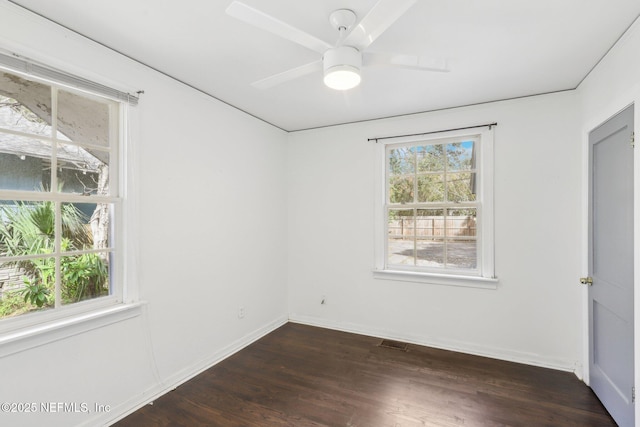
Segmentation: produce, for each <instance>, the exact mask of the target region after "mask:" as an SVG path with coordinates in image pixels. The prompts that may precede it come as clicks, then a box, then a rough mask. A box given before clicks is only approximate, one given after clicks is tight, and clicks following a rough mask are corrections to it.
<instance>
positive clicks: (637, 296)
mask: <svg viewBox="0 0 640 427" xmlns="http://www.w3.org/2000/svg"><path fill="white" fill-rule="evenodd" d="M638 52H640V21H638V20H636V22H635V23H634V25H633V26H632V27H631V28H630V29H629V31H627V33H626V34H625V35H624V36H623V37H622V38H621V39H620V41H619V42H618V43H617V44H616V46H615V47H614V48H613V49H611V51H609V53H608V54H607V56H606V57H605V58H604V59H603V60H602V61H601V63H600V64H599V65H598V67H596V69H595V70H593V72H592V73H591V74H590V75H589V76H588V77H587V78H586V79H585V80H584V82H583V83H582V84H581V85H580V87H579V88H578V91H577V93H578V96H579V99H580V105H581V108H582V117H581V123H582V129H581V138H582V147H583V150H582V159H583V161H582V163H583V183H584V186H583V203H582V204H583V212H584V215H583V231H582V235H583V244H582V250H583V256H582V265H583V267H582V271H583V275H585V274H586V273H587V271H588V259H587V242H588V240H587V238H588V234H587V216H586V213H587V209H588V205H587V192H588V186H587V183H588V181H587V178H588V175H587V173H588V134H589V132H590V131H591V130H592V129H594V128H595V127H597V126H598V125H600V124H601V123H603V122H605V121H606V120H607V119H609V118H610V117H612V116H614V115H615V114H616V113H618V112H619V111H621V110H623V109H624V108H625V107H627V106H628V105H630V104H635V117H634V126H635V133H636V148H635V150H634V159H635V160H634V168H635V181H634V188H635V202H634V209H635V212H636V214H635V231H634V233H635V246H634V251H635V252H634V255H635V265H634V268H635V271H636V272H640V215H638V212H640V150H638V147H639V144H638V141H639V139H638V136H637V135H640V132H639V131H640V55H639V54H638ZM634 289H635V293H634V305H635V327H634V331H635V337H634V341H635V387H636V389H639V390H640V275H639V274H636V275H635V283H634ZM583 307H584V319H585V320H584V321H583V323H584V325H585V328H584V331H583V336H584V342H585V346H584V349H583V351H584V354H585V360H586V358H587V357H588V354H589V353H588V347H587V345H586V343H587V338H588V330H587V325H588V324H587V323H586V322H587V308H588V307H587V294H586V291H585V292H584V295H583ZM586 365H587V366H585V368H588V364H586ZM585 377H588V370H587V369H585ZM635 409H636V416H635V418H636V420H637V421H636V423H637V424H640V405H637V404H636V407H635Z"/></svg>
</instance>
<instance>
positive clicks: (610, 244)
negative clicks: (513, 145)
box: [589, 106, 634, 427]
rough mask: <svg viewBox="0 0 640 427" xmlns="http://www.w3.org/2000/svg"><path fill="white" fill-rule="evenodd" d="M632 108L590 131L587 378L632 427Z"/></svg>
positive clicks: (623, 423)
mask: <svg viewBox="0 0 640 427" xmlns="http://www.w3.org/2000/svg"><path fill="white" fill-rule="evenodd" d="M632 132H633V106H631V107H628V108H627V109H625V110H624V111H623V112H621V113H619V114H617V115H616V116H614V117H613V118H611V119H609V120H608V121H607V122H606V123H604V124H603V125H601V126H599V127H598V128H597V129H595V130H593V131H592V132H591V133H590V134H589V145H590V166H591V171H590V186H589V187H590V212H589V213H590V218H589V223H590V226H589V228H590V230H589V258H590V260H589V264H590V265H589V276H590V277H591V280H592V286H590V287H589V339H590V351H589V376H590V378H589V380H590V381H589V382H590V386H591V388H592V389H593V391H594V392H595V393H596V395H597V396H598V398H599V399H600V400H601V401H602V403H603V404H604V406H605V407H606V408H607V410H608V411H609V413H610V414H611V415H612V416H613V418H614V419H615V420H616V422H617V423H618V425H620V426H621V427H632V426H633V425H634V407H633V406H634V402H633V398H632V387H633V378H634V367H633V364H634V355H633V274H634V271H633V151H634V148H633V145H632Z"/></svg>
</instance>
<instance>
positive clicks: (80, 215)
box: [61, 203, 112, 251]
mask: <svg viewBox="0 0 640 427" xmlns="http://www.w3.org/2000/svg"><path fill="white" fill-rule="evenodd" d="M61 212H62V237H63V239H62V245H61V246H62V250H63V251H77V250H86V249H106V248H108V247H109V245H110V241H109V240H110V239H109V236H110V234H111V228H110V227H111V224H112V221H111V212H112V206H111V205H110V204H103V203H100V204H96V203H63V204H62V207H61Z"/></svg>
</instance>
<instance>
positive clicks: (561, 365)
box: [289, 314, 582, 378]
mask: <svg viewBox="0 0 640 427" xmlns="http://www.w3.org/2000/svg"><path fill="white" fill-rule="evenodd" d="M289 321H290V322H294V323H300V324H304V325H309V326H318V327H321V328H327V329H334V330H337V331H342V332H351V333H355V334H360V335H367V336H371V337H376V338H381V339H390V340H395V341H402V342H407V343H410V344H416V345H422V346H426V347H433V348H438V349H442V350H451V351H456V352H459V353H466V354H472V355H475V356H482V357H490V358H492V359H498V360H504V361H508V362H516V363H522V364H525V365H531V366H538V367H542V368H550V369H555V370H559V371H565V372H573V373H574V374H576V376H577V377H578V378H581V373H582V372H581V370H582V367H581V366H579V364H578V363H577V362H576V361H567V360H560V359H555V358H549V357H544V356H541V355H540V354H536V353H526V352H519V351H513V350H508V349H503V348H495V347H489V346H483V345H478V344H477V343H468V342H460V341H454V340H443V339H434V338H432V337H427V336H417V335H412V334H405V333H399V332H397V331H392V330H385V329H378V328H372V327H369V326H365V325H359V324H355V323H347V322H336V321H333V320H327V319H322V318H317V317H312V316H304V315H297V314H290V315H289Z"/></svg>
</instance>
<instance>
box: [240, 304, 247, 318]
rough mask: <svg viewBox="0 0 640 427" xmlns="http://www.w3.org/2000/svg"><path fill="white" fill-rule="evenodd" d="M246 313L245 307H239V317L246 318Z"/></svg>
mask: <svg viewBox="0 0 640 427" xmlns="http://www.w3.org/2000/svg"><path fill="white" fill-rule="evenodd" d="M245 314H246V312H245V310H244V307H240V308H238V319H244V315H245Z"/></svg>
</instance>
